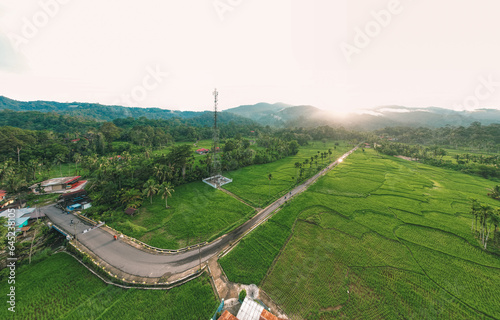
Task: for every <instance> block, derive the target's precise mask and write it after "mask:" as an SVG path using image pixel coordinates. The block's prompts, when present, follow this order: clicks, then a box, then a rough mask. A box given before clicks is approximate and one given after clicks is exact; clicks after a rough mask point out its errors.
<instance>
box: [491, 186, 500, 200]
mask: <svg viewBox="0 0 500 320" xmlns="http://www.w3.org/2000/svg"><path fill="white" fill-rule="evenodd" d="M490 191H491V192H490V193H488V196H489V197H490V198H493V199H495V200H500V185H496V186H495V187H493V188H492V189H490Z"/></svg>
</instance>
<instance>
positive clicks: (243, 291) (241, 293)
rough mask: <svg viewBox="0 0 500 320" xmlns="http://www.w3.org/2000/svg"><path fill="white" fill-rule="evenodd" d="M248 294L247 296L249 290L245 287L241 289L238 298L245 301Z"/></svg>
mask: <svg viewBox="0 0 500 320" xmlns="http://www.w3.org/2000/svg"><path fill="white" fill-rule="evenodd" d="M246 296H247V291H246V290H245V289H243V290H241V291H240V294H239V296H238V300H240V302H243V300H245V297H246Z"/></svg>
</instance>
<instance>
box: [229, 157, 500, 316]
mask: <svg viewBox="0 0 500 320" xmlns="http://www.w3.org/2000/svg"><path fill="white" fill-rule="evenodd" d="M494 184H495V183H494V182H491V181H489V180H485V179H482V178H479V177H474V176H469V175H465V174H462V173H458V172H455V171H450V170H445V169H440V168H436V167H431V166H426V165H422V164H419V163H415V162H410V161H406V160H402V159H398V158H394V157H387V156H379V155H377V154H376V153H375V152H374V151H372V150H369V149H367V150H366V151H365V152H362V151H361V150H358V151H357V152H355V153H354V154H352V155H351V156H350V157H348V158H347V159H346V160H345V161H344V162H343V163H342V164H341V165H339V166H338V167H336V168H335V169H334V170H332V171H330V172H329V173H328V174H327V175H326V176H325V177H323V178H321V179H320V180H318V181H317V182H316V183H315V184H314V185H312V186H311V187H310V188H309V190H308V191H306V192H305V193H303V194H301V195H299V196H297V198H296V199H294V200H293V201H292V202H289V204H288V205H287V206H285V207H284V208H283V209H282V210H281V211H279V212H278V213H277V214H275V215H274V216H273V217H272V218H271V219H270V220H269V221H268V222H267V223H265V224H263V225H262V226H260V227H259V228H257V229H256V230H255V231H254V232H253V233H252V234H250V235H249V236H248V237H246V238H245V239H244V240H243V241H242V242H241V243H240V244H238V246H236V248H235V249H233V250H232V251H231V252H230V253H229V254H227V255H226V256H225V257H223V258H222V259H221V260H219V262H220V263H221V266H222V267H223V269H224V271H225V272H226V274H227V276H228V278H229V279H230V280H231V281H234V282H240V283H246V284H250V283H255V284H258V285H259V286H260V287H261V288H262V289H263V290H264V291H266V292H267V293H268V294H269V295H270V297H271V298H272V299H273V300H274V301H275V302H276V303H278V304H279V305H280V306H281V307H282V308H283V310H284V311H285V312H286V313H287V315H288V316H290V317H291V318H292V319H333V318H340V319H500V286H499V284H500V256H499V255H498V249H495V248H494V245H493V242H494V241H495V240H494V239H491V240H490V245H489V246H490V247H489V249H490V250H488V251H485V250H482V249H481V248H480V242H479V240H478V239H476V238H475V236H474V235H473V234H472V232H471V223H472V215H471V214H470V213H469V212H470V200H469V198H476V199H478V200H479V201H480V202H482V203H485V204H489V205H492V206H494V207H500V203H499V202H497V201H495V200H492V199H490V198H488V197H487V195H486V194H487V192H488V188H491V187H492V186H493V185H494ZM495 252H496V253H495Z"/></svg>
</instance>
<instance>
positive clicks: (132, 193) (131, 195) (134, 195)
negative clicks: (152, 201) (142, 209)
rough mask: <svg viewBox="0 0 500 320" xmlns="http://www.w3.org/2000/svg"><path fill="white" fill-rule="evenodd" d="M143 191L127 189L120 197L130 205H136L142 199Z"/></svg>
mask: <svg viewBox="0 0 500 320" xmlns="http://www.w3.org/2000/svg"><path fill="white" fill-rule="evenodd" d="M141 198H142V197H141V192H140V191H139V190H137V189H130V190H127V191H126V192H125V193H123V194H122V196H121V197H120V200H121V202H122V203H123V204H124V205H126V206H128V207H134V208H135V207H136V206H138V204H139V201H140V200H141Z"/></svg>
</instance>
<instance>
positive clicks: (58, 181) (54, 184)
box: [30, 176, 87, 194]
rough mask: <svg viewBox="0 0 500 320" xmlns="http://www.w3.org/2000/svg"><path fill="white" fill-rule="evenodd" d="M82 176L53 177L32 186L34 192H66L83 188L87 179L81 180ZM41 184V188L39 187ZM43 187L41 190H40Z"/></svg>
mask: <svg viewBox="0 0 500 320" xmlns="http://www.w3.org/2000/svg"><path fill="white" fill-rule="evenodd" d="M80 177H81V176H73V177H63V178H53V179H49V180H45V181H43V182H41V183H37V184H34V185H32V186H31V187H30V189H31V191H32V192H33V193H37V194H39V193H65V192H67V191H69V192H72V191H76V190H80V189H82V188H83V187H84V186H85V184H86V183H87V181H86V180H82V181H80ZM39 185H40V186H41V188H39ZM39 189H41V190H39Z"/></svg>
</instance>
